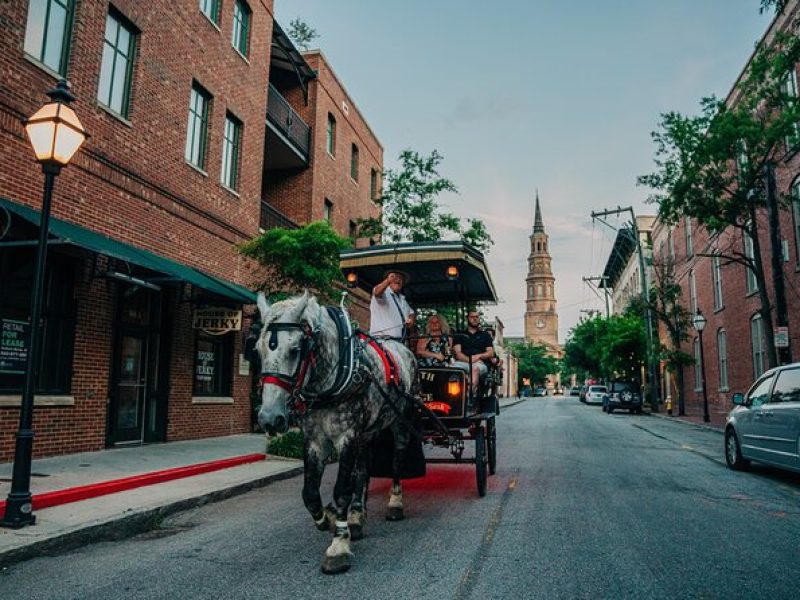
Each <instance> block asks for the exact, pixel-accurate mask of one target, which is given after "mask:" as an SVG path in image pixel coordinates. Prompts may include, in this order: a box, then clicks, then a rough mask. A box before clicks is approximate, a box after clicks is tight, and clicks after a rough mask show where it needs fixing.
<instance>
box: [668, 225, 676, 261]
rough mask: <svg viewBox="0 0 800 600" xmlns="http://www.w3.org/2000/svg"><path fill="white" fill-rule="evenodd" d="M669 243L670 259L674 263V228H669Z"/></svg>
mask: <svg viewBox="0 0 800 600" xmlns="http://www.w3.org/2000/svg"><path fill="white" fill-rule="evenodd" d="M667 241H668V243H669V257H670V259H672V260H673V261H674V260H675V238H674V237H673V235H672V227H670V228H669V233H668V234H667Z"/></svg>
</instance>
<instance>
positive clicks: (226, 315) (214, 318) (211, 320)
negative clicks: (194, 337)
mask: <svg viewBox="0 0 800 600" xmlns="http://www.w3.org/2000/svg"><path fill="white" fill-rule="evenodd" d="M192 327H193V328H194V329H200V330H202V331H204V332H206V333H210V334H211V335H222V334H224V333H228V332H229V331H241V329H242V311H241V310H232V309H230V308H218V307H217V308H197V309H195V311H194V319H192Z"/></svg>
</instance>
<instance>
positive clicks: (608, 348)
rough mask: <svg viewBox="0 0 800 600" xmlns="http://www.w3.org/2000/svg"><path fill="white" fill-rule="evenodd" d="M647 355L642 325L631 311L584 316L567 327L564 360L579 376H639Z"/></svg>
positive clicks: (635, 377) (641, 320)
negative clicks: (603, 316) (567, 335)
mask: <svg viewBox="0 0 800 600" xmlns="http://www.w3.org/2000/svg"><path fill="white" fill-rule="evenodd" d="M646 357H647V339H646V335H645V324H644V320H643V319H642V317H641V315H640V314H634V313H633V309H632V310H631V312H629V313H626V314H624V315H611V316H610V317H608V318H602V317H595V318H593V319H585V320H583V321H581V322H580V323H578V324H577V325H576V326H575V327H573V328H572V329H571V330H570V333H569V339H568V340H567V343H566V344H565V345H564V362H565V365H566V367H567V368H569V369H572V370H575V371H576V372H577V373H578V375H579V376H581V375H582V376H589V375H593V376H596V377H602V378H604V379H606V380H609V379H612V378H623V379H639V372H640V371H641V367H642V365H643V364H644V362H645V360H646Z"/></svg>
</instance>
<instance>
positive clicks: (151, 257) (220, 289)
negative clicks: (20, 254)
mask: <svg viewBox="0 0 800 600" xmlns="http://www.w3.org/2000/svg"><path fill="white" fill-rule="evenodd" d="M0 208H4V209H6V210H8V211H9V212H10V213H12V214H14V215H17V216H18V217H20V218H22V219H25V220H26V221H28V222H30V223H32V224H33V225H36V226H37V227H38V226H39V223H40V222H41V217H40V214H39V211H37V210H33V209H32V208H28V207H27V206H23V205H21V204H17V203H16V202H11V201H10V200H6V199H5V198H0ZM50 235H51V236H52V237H54V238H55V239H56V240H58V241H60V242H61V243H64V244H72V245H74V246H79V247H81V248H85V249H86V250H90V251H92V252H96V253H97V254H102V255H104V256H109V257H111V258H115V259H117V260H121V261H124V262H127V263H131V264H134V265H138V266H140V267H143V268H145V269H149V270H150V271H153V272H155V273H160V274H163V275H166V276H167V277H168V278H169V279H172V280H174V281H176V282H180V281H183V282H186V283H190V284H192V285H194V286H196V287H198V288H201V289H203V290H205V291H206V292H210V293H212V294H216V295H218V296H221V297H223V298H226V299H229V300H233V301H235V302H241V303H242V304H255V302H256V294H255V293H254V292H252V291H250V290H248V289H247V288H246V287H244V286H241V285H238V284H236V283H233V282H230V281H225V280H224V279H220V278H219V277H214V276H213V275H209V274H207V273H204V272H203V271H200V270H199V269H195V268H194V267H190V266H187V265H183V264H181V263H179V262H175V261H174V260H170V259H168V258H164V257H163V256H158V255H157V254H153V253H152V252H149V251H147V250H143V249H141V248H136V247H135V246H131V245H130V244H126V243H124V242H120V241H118V240H115V239H112V238H110V237H107V236H105V235H102V234H100V233H97V232H95V231H91V230H89V229H86V228H85V227H80V226H79V225H75V224H73V223H69V222H67V221H62V220H61V219H56V218H55V217H50ZM0 246H2V242H0ZM159 280H160V281H164V279H163V278H159Z"/></svg>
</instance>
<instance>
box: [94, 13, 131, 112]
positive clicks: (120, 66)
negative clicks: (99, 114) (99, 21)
mask: <svg viewBox="0 0 800 600" xmlns="http://www.w3.org/2000/svg"><path fill="white" fill-rule="evenodd" d="M123 32H124V34H127V36H128V43H127V47H123V46H125V43H124V39H123ZM137 33H138V32H137V31H136V30H135V29H134V28H133V27H131V26H130V24H129V23H128V22H127V21H126V20H125V19H124V18H122V16H121V15H118V14H117V13H116V12H115V11H109V12H108V14H107V15H106V28H105V34H104V36H103V58H102V60H101V64H100V75H99V77H98V82H97V101H98V102H99V103H100V104H102V105H103V106H105V107H106V108H108V109H109V110H111V111H112V112H114V113H116V114H118V115H120V116H121V117H125V118H127V117H128V112H129V111H128V109H129V105H130V94H131V85H132V80H133V60H134V56H135V53H136V36H137ZM120 73H122V78H121V79H120Z"/></svg>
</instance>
